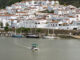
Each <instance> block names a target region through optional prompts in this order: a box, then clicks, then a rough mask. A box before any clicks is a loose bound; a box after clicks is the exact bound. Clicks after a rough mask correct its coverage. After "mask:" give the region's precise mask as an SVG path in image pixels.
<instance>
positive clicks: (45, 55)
mask: <svg viewBox="0 0 80 60" xmlns="http://www.w3.org/2000/svg"><path fill="white" fill-rule="evenodd" d="M32 43H37V44H38V46H39V51H38V52H32V51H31V50H30V48H31V44H32ZM0 60H80V40H77V39H31V38H30V39H28V38H20V39H19V38H11V37H0Z"/></svg>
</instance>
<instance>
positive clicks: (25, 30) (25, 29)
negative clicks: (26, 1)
mask: <svg viewBox="0 0 80 60" xmlns="http://www.w3.org/2000/svg"><path fill="white" fill-rule="evenodd" d="M16 31H17V33H21V32H22V33H27V32H29V31H30V28H24V27H21V28H18V29H16Z"/></svg>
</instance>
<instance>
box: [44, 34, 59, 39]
mask: <svg viewBox="0 0 80 60" xmlns="http://www.w3.org/2000/svg"><path fill="white" fill-rule="evenodd" d="M43 38H46V39H47V38H48V39H55V38H57V37H54V36H49V35H48V36H43Z"/></svg>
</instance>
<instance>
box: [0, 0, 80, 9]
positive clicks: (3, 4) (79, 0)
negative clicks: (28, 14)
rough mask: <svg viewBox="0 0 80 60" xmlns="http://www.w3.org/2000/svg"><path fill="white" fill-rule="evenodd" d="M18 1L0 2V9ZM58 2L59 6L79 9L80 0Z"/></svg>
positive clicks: (6, 0) (7, 0)
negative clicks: (71, 6) (72, 6)
mask: <svg viewBox="0 0 80 60" xmlns="http://www.w3.org/2000/svg"><path fill="white" fill-rule="evenodd" d="M20 1H22V0H0V8H5V7H6V6H9V5H11V4H14V3H16V2H20ZM59 1H60V4H66V5H74V6H76V7H80V0H59Z"/></svg>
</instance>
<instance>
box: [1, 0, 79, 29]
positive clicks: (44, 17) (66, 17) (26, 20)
mask: <svg viewBox="0 0 80 60" xmlns="http://www.w3.org/2000/svg"><path fill="white" fill-rule="evenodd" d="M0 22H1V23H3V27H5V26H6V23H8V24H9V28H13V27H15V28H20V27H24V28H45V29H63V30H79V29H80V8H77V7H75V6H72V5H60V4H59V1H49V0H47V1H46V0H42V1H39V0H35V1H34V0H30V1H22V2H17V3H15V4H12V5H11V6H7V7H6V8H5V9H1V10H0Z"/></svg>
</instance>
